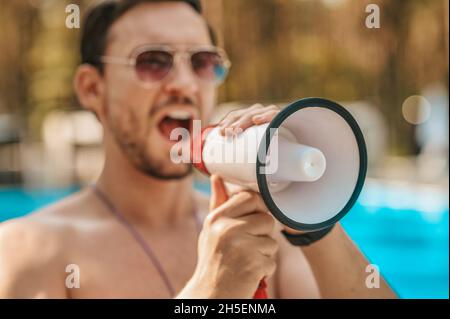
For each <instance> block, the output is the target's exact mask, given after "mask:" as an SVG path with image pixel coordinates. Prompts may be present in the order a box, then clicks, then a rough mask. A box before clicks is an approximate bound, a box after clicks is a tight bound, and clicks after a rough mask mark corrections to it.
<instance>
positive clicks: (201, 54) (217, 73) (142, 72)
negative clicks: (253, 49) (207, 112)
mask: <svg viewBox="0 0 450 319" xmlns="http://www.w3.org/2000/svg"><path fill="white" fill-rule="evenodd" d="M183 58H184V59H187V60H188V61H189V62H190V63H189V64H190V66H191V70H192V71H193V73H194V74H195V75H196V77H197V78H198V79H199V80H200V81H201V82H204V83H207V84H214V85H219V84H221V83H222V82H223V81H224V80H225V78H226V76H227V74H228V69H229V68H230V66H231V62H230V61H229V60H228V57H227V55H226V53H225V51H224V50H222V49H221V48H218V47H214V46H207V47H198V48H192V49H188V50H185V51H178V50H175V49H173V48H171V47H167V46H161V45H156V46H155V45H146V46H142V47H139V48H137V49H136V50H134V51H133V52H132V53H131V55H130V57H129V58H125V57H115V56H102V57H101V58H100V61H101V62H102V63H106V64H119V65H127V66H131V67H134V70H135V72H136V75H137V77H138V79H139V80H140V81H141V82H142V83H143V84H144V85H152V84H156V83H158V82H161V81H163V80H164V79H165V78H166V77H168V75H169V74H171V73H172V71H173V70H174V69H175V65H176V63H177V62H179V59H183Z"/></svg>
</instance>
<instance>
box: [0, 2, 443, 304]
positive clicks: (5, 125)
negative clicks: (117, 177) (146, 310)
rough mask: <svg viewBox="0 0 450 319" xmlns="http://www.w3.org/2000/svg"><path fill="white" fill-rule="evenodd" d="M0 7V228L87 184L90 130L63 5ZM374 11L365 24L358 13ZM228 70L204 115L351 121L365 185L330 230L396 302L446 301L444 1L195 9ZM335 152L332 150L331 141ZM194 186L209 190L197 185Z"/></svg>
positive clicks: (98, 159)
mask: <svg viewBox="0 0 450 319" xmlns="http://www.w3.org/2000/svg"><path fill="white" fill-rule="evenodd" d="M70 3H74V4H77V5H79V7H80V9H81V18H82V17H83V12H84V10H85V9H86V7H87V6H88V4H89V3H90V1H81V0H78V1H75V0H71V1H66V0H64V1H63V0H15V1H9V0H0V7H1V8H2V9H1V11H0V41H1V43H2V48H1V50H0V223H1V222H2V221H5V220H7V219H10V218H16V217H19V216H23V215H25V214H28V213H30V212H31V211H33V210H35V209H37V208H40V207H42V206H44V205H47V204H49V203H52V202H54V201H56V200H58V199H61V198H63V197H64V196H67V195H69V194H71V193H73V192H74V191H76V190H78V189H79V188H80V187H83V185H85V184H86V183H89V182H91V181H93V180H95V178H96V176H97V175H98V174H99V171H100V169H101V167H102V161H103V153H102V147H101V140H102V131H101V127H100V126H99V123H98V122H97V121H96V119H95V117H94V116H93V115H92V114H90V113H88V112H86V111H83V109H82V108H81V107H80V105H79V103H78V102H77V99H76V97H75V96H74V91H73V89H72V77H73V74H74V71H75V68H76V66H77V64H78V63H79V58H80V57H79V54H78V40H79V29H76V28H74V29H68V28H67V27H66V25H65V20H66V17H67V13H66V11H65V9H66V6H67V5H68V4H70ZM371 3H374V4H377V5H378V6H379V8H380V28H367V27H366V23H365V21H366V17H367V16H368V15H369V13H367V12H366V6H367V5H369V4H371ZM203 5H204V9H205V12H206V16H207V17H208V19H209V21H210V22H211V23H212V25H213V26H214V28H215V29H216V30H217V32H218V35H219V40H220V44H221V45H222V46H224V47H225V49H226V51H227V52H228V55H229V56H230V59H231V61H232V63H233V66H232V69H231V70H230V75H229V78H228V80H227V82H226V83H225V84H224V85H223V86H222V87H221V88H220V94H219V102H220V103H219V105H218V107H217V110H216V114H215V118H216V119H219V118H220V117H221V116H223V114H225V113H227V112H228V111H230V110H231V109H235V108H240V107H245V106H248V105H250V104H252V103H254V102H261V103H276V104H278V105H279V106H281V107H283V106H284V105H286V104H287V103H289V102H291V101H294V100H296V99H299V98H303V97H308V96H322V97H326V98H328V99H333V100H336V101H338V102H340V103H341V104H342V105H344V106H345V107H346V108H347V109H348V110H349V111H350V112H351V113H352V114H353V115H354V117H355V118H356V119H357V121H358V122H359V124H360V126H361V128H362V130H363V133H364V135H365V138H366V142H367V146H368V153H369V171H368V179H367V181H366V183H365V186H364V189H363V191H362V194H361V196H360V198H359V200H358V202H357V204H356V205H355V207H354V209H353V210H352V211H351V212H350V213H349V214H348V215H347V216H346V217H345V218H344V219H343V222H342V223H343V225H344V227H345V229H346V230H347V232H348V233H349V234H350V235H351V237H352V238H353V240H354V241H355V242H356V243H357V244H358V245H359V247H360V248H361V249H362V250H363V252H364V253H365V254H366V256H367V257H368V258H369V259H370V260H371V262H372V263H375V264H377V265H378V266H379V267H380V270H381V272H382V273H383V274H384V276H385V277H386V279H387V281H388V282H389V283H390V284H391V285H392V287H393V288H394V290H396V292H397V293H398V294H399V295H400V296H401V297H403V298H448V296H449V280H448V279H449V278H448V272H449V267H448V266H449V265H448V262H449V246H448V244H449V241H448V229H449V208H448V207H449V205H448V187H449V186H448V180H449V173H448V169H449V161H448V154H449V153H448V152H449V147H448V127H449V126H448V119H449V115H448V111H449V101H448V93H449V92H448V85H449V83H448V76H449V67H448V59H449V50H448V45H449V42H448V37H449V14H448V12H449V2H448V0H408V1H397V0H383V1H382V0H371V1H365V0H364V1H361V0H246V1H241V0H226V1H225V0H208V1H204V3H203ZM336 143H339V141H336ZM196 187H197V188H199V189H200V190H203V191H208V185H207V181H205V180H204V179H202V178H201V177H197V179H196Z"/></svg>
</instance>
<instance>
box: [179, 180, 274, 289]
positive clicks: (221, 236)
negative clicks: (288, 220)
mask: <svg viewBox="0 0 450 319" xmlns="http://www.w3.org/2000/svg"><path fill="white" fill-rule="evenodd" d="M211 188H212V196H211V201H210V213H209V215H208V216H207V217H206V219H205V222H204V225H203V230H202V232H201V233H200V237H199V244H198V255H199V256H198V262H197V267H196V270H195V272H194V275H193V277H192V278H191V280H190V281H189V283H188V284H187V286H186V287H185V288H184V289H183V291H182V292H181V293H180V294H179V295H178V297H179V298H251V297H252V296H253V294H254V293H255V291H256V288H257V287H258V284H259V281H260V280H261V279H262V278H263V277H269V276H271V275H272V274H273V273H274V271H275V268H276V263H275V255H276V252H277V250H278V243H277V242H276V240H275V239H273V238H272V231H273V227H274V219H273V217H272V216H271V215H270V214H269V213H268V212H267V208H266V207H265V205H264V202H263V201H262V199H261V197H260V196H259V194H257V193H254V192H247V191H244V192H239V193H237V194H235V195H233V196H231V197H230V198H228V195H227V192H226V189H225V185H224V184H223V181H222V179H221V178H220V177H219V176H216V175H213V176H212V177H211Z"/></svg>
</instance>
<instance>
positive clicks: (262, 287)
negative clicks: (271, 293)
mask: <svg viewBox="0 0 450 319" xmlns="http://www.w3.org/2000/svg"><path fill="white" fill-rule="evenodd" d="M266 288H267V284H266V280H265V279H264V278H263V279H261V281H260V282H259V286H258V289H256V291H255V294H254V295H253V299H267V291H266Z"/></svg>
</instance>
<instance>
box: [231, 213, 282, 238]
mask: <svg viewBox="0 0 450 319" xmlns="http://www.w3.org/2000/svg"><path fill="white" fill-rule="evenodd" d="M239 220H241V221H243V222H245V223H246V225H247V227H246V230H245V231H246V232H247V233H248V234H249V235H254V236H263V235H269V234H271V233H272V231H273V229H274V227H275V219H274V218H273V216H272V214H270V213H268V212H257V213H254V214H250V215H245V216H243V217H241V218H239Z"/></svg>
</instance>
